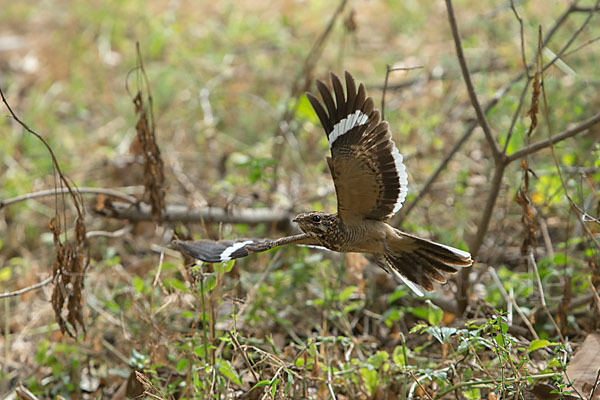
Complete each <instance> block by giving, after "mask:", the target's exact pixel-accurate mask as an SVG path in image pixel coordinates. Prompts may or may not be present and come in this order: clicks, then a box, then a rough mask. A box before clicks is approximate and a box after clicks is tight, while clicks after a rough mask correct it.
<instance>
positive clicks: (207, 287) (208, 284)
mask: <svg viewBox="0 0 600 400" xmlns="http://www.w3.org/2000/svg"><path fill="white" fill-rule="evenodd" d="M216 286H217V277H216V276H215V274H210V275H207V276H206V279H205V280H204V292H205V293H208V292H211V291H212V290H213V289H214V288H215V287H216Z"/></svg>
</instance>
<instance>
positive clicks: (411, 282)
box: [384, 232, 473, 296]
mask: <svg viewBox="0 0 600 400" xmlns="http://www.w3.org/2000/svg"><path fill="white" fill-rule="evenodd" d="M384 257H385V259H386V261H387V262H388V264H389V265H390V267H391V269H392V271H393V272H394V273H396V274H397V275H398V276H399V277H400V279H401V280H402V281H404V283H406V284H407V286H409V287H410V288H411V289H412V290H413V291H414V292H415V293H417V294H418V295H420V296H422V295H423V292H422V291H421V290H420V289H419V286H420V287H422V288H423V289H425V290H426V291H428V292H431V291H433V281H436V282H441V283H445V282H446V277H445V276H444V273H449V274H454V273H456V272H458V270H460V269H461V268H465V267H470V266H471V265H472V264H473V260H472V259H471V254H469V253H468V252H466V251H464V250H459V249H455V248H454V247H450V246H446V245H443V244H439V243H435V242H432V241H430V240H426V239H421V238H418V237H416V236H412V235H408V234H406V233H403V232H402V245H400V246H394V244H393V243H390V246H389V248H388V250H387V251H386V253H385V254H384ZM417 285H418V286H417Z"/></svg>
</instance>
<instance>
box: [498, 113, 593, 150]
mask: <svg viewBox="0 0 600 400" xmlns="http://www.w3.org/2000/svg"><path fill="white" fill-rule="evenodd" d="M598 122H600V113H598V114H596V115H594V116H593V117H590V118H588V119H586V120H585V121H583V122H581V123H579V124H578V125H576V126H574V127H573V128H570V129H567V130H566V131H564V132H561V133H558V134H556V135H554V136H552V137H551V138H548V139H545V140H540V141H539V142H536V143H533V144H532V145H529V146H527V147H525V148H524V149H521V150H519V151H516V152H514V153H513V154H511V155H509V156H508V158H507V161H508V162H512V161H515V160H517V159H520V158H523V157H524V156H526V155H529V154H531V153H535V152H537V151H539V150H542V149H545V148H546V147H550V146H551V145H552V144H553V143H558V142H561V141H563V140H565V139H568V138H570V137H573V136H575V135H577V134H578V133H580V132H583V131H585V130H587V129H589V128H591V127H592V126H594V125H596V124H597V123H598Z"/></svg>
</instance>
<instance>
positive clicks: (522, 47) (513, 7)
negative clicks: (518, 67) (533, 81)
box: [510, 0, 529, 77]
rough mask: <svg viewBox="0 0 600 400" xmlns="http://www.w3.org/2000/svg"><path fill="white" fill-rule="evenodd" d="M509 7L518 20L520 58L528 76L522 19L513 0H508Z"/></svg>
mask: <svg viewBox="0 0 600 400" xmlns="http://www.w3.org/2000/svg"><path fill="white" fill-rule="evenodd" d="M510 8H511V9H512V10H513V13H514V14H515V18H516V19H517V21H519V28H520V36H521V59H522V60H523V65H524V66H525V71H526V72H527V76H528V77H529V66H528V65H527V57H525V32H524V28H523V20H522V19H521V17H520V16H519V13H518V12H517V8H516V7H515V1H514V0H510Z"/></svg>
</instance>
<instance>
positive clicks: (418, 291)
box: [390, 268, 425, 297]
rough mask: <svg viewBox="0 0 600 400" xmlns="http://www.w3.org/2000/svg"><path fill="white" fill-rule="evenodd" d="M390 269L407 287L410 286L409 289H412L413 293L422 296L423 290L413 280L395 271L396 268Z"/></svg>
mask: <svg viewBox="0 0 600 400" xmlns="http://www.w3.org/2000/svg"><path fill="white" fill-rule="evenodd" d="M390 269H391V270H392V271H393V272H394V274H395V275H396V276H397V277H398V278H400V280H401V281H402V282H404V284H405V285H406V286H408V287H409V288H410V290H412V291H413V292H414V293H415V294H416V295H417V296H419V297H423V296H425V295H424V294H423V291H422V290H421V288H420V287H419V286H418V285H417V284H416V283H413V282H411V281H409V280H408V279H407V278H405V277H404V275H402V274H401V273H400V272H398V271H396V269H395V268H390Z"/></svg>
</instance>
